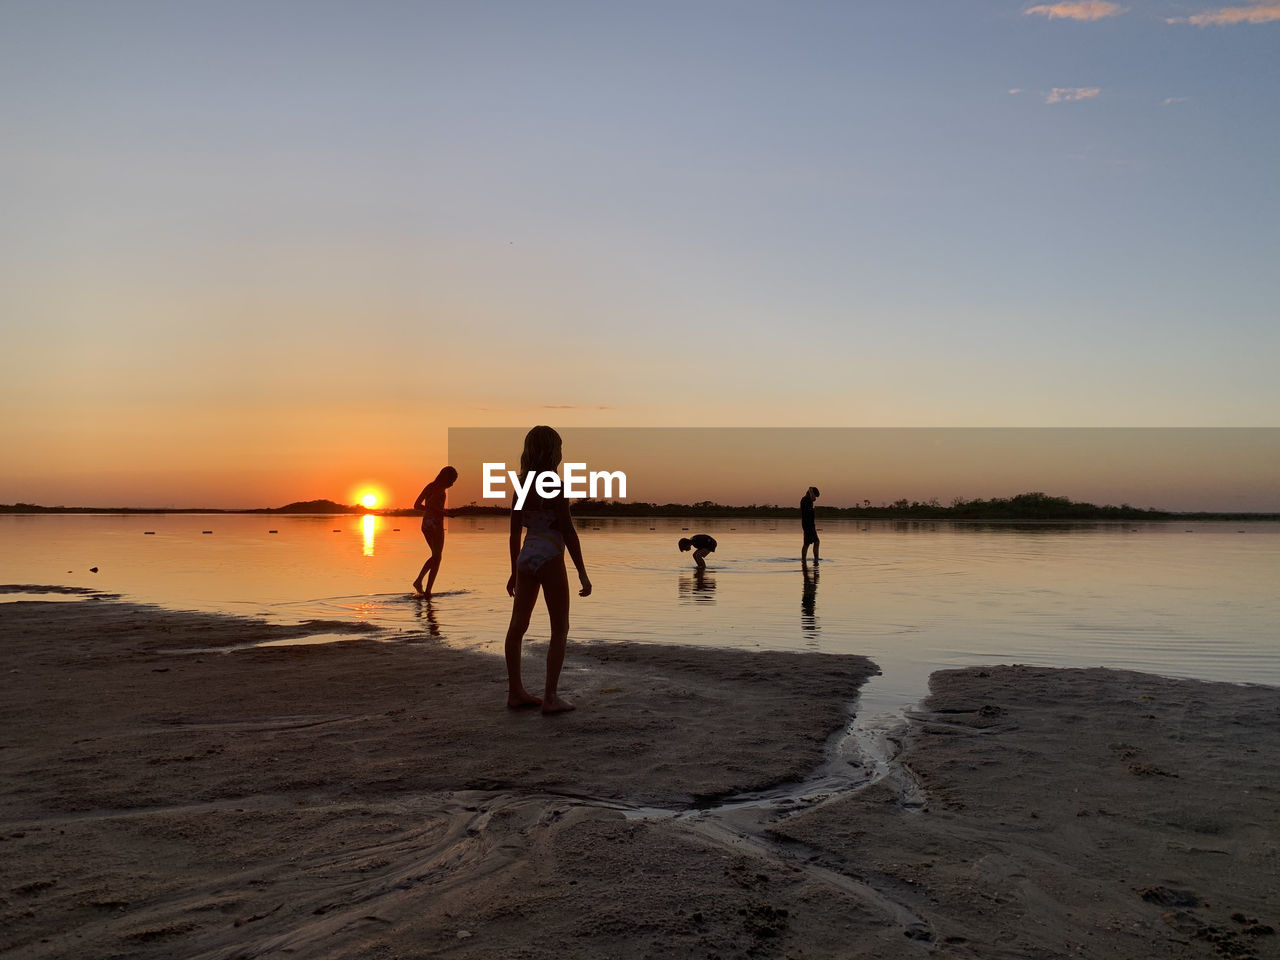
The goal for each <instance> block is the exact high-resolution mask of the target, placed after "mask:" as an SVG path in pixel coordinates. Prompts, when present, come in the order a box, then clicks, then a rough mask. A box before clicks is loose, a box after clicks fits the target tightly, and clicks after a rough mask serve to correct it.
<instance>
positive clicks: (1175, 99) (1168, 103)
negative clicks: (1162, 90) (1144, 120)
mask: <svg viewBox="0 0 1280 960" xmlns="http://www.w3.org/2000/svg"><path fill="white" fill-rule="evenodd" d="M1190 99H1191V98H1190V97H1165V98H1164V105H1165V106H1166V107H1168V106H1172V105H1173V104H1175V103H1186V102H1187V101H1188V100H1190Z"/></svg>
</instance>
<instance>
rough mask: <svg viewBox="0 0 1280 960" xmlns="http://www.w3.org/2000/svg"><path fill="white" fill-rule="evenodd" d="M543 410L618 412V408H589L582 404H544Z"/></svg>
mask: <svg viewBox="0 0 1280 960" xmlns="http://www.w3.org/2000/svg"><path fill="white" fill-rule="evenodd" d="M542 409H543V410H616V409H618V408H617V407H606V406H596V407H592V406H587V405H585V404H580V403H544V404H543V405H542Z"/></svg>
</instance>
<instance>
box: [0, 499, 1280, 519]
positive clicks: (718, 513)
mask: <svg viewBox="0 0 1280 960" xmlns="http://www.w3.org/2000/svg"><path fill="white" fill-rule="evenodd" d="M815 512H816V514H817V519H818V520H819V521H824V520H868V521H869V520H916V521H955V522H979V523H1029V522H1030V523H1073V522H1084V523H1179V522H1189V521H1211V520H1216V521H1231V522H1239V523H1245V522H1276V521H1280V513H1266V512H1243V513H1232V512H1226V511H1194V512H1179V511H1170V510H1155V509H1143V508H1140V507H1132V506H1129V505H1128V504H1124V505H1122V506H1119V507H1116V506H1111V505H1106V506H1097V505H1095V504H1091V503H1077V502H1074V501H1071V500H1068V499H1066V498H1064V497H1047V496H1045V495H1044V494H1022V495H1020V496H1017V497H1012V498H1009V499H996V500H972V501H957V502H956V503H953V504H952V505H950V506H942V505H940V504H938V503H937V502H929V503H920V502H910V503H908V502H907V501H897V502H895V503H893V504H881V505H879V506H871V505H869V504H864V505H863V506H854V507H827V506H819V507H817V508H816V510H815ZM445 513H446V515H447V516H450V517H488V516H507V515H508V514H509V513H510V509H509V508H508V507H505V506H481V505H479V504H475V503H472V504H468V505H467V506H462V507H456V508H453V509H450V510H446V511H445ZM49 514H53V515H57V514H64V515H65V514H98V515H113V516H131V515H150V516H154V515H167V514H188V515H201V514H204V515H211V514H218V515H263V516H362V515H365V514H374V515H375V516H384V517H414V516H418V515H419V512H418V511H415V510H411V509H404V508H398V509H373V510H369V509H366V508H364V507H361V506H355V505H347V504H340V503H336V502H334V501H331V500H311V501H303V502H298V503H292V504H288V505H287V506H284V507H253V508H244V509H225V508H219V507H68V506H54V507H46V506H41V505H38V504H31V503H15V504H0V515H49ZM574 514H575V515H576V516H580V517H583V518H588V517H589V518H592V519H601V520H607V519H648V520H661V519H672V520H679V519H688V518H692V517H697V518H703V519H708V520H711V519H725V520H797V519H799V516H800V510H799V508H798V507H782V506H777V505H765V504H751V505H750V506H729V505H725V504H718V503H710V502H701V503H695V504H681V503H665V504H656V503H628V502H621V501H607V502H606V501H591V500H581V501H577V502H576V503H575V505H574Z"/></svg>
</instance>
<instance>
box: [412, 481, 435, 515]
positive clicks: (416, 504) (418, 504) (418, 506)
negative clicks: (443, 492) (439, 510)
mask: <svg viewBox="0 0 1280 960" xmlns="http://www.w3.org/2000/svg"><path fill="white" fill-rule="evenodd" d="M430 489H431V484H427V485H426V486H425V487H423V488H422V492H421V493H420V494H418V499H417V500H415V501H413V509H415V510H425V509H427V491H428V490H430Z"/></svg>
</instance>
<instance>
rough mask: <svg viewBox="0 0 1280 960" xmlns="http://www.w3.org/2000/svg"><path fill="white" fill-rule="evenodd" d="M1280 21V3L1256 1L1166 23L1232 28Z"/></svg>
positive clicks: (1172, 19)
mask: <svg viewBox="0 0 1280 960" xmlns="http://www.w3.org/2000/svg"><path fill="white" fill-rule="evenodd" d="M1277 20H1280V3H1276V2H1274V0H1256V2H1255V3H1253V4H1252V5H1250V6H1247V7H1222V8H1220V9H1218V10H1210V11H1209V12H1208V13H1197V14H1195V15H1193V16H1190V17H1169V18H1168V19H1166V20H1165V23H1189V24H1191V25H1192V26H1196V27H1232V26H1235V25H1236V24H1239V23H1273V22H1275V21H1277Z"/></svg>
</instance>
